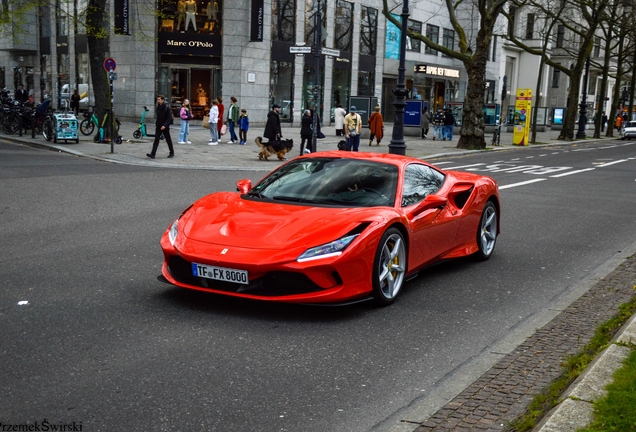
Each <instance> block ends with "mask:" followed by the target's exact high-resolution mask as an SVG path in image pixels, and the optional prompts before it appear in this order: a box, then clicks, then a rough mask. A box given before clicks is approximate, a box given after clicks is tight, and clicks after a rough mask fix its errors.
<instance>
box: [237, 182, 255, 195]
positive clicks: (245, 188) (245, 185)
mask: <svg viewBox="0 0 636 432" xmlns="http://www.w3.org/2000/svg"><path fill="white" fill-rule="evenodd" d="M250 189H252V180H250V179H243V180H239V181H237V182H236V190H237V191H239V192H240V193H242V194H244V193H248V192H249V191H250Z"/></svg>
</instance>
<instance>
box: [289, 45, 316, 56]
mask: <svg viewBox="0 0 636 432" xmlns="http://www.w3.org/2000/svg"><path fill="white" fill-rule="evenodd" d="M289 52H290V53H291V54H311V47H310V46H293V47H289Z"/></svg>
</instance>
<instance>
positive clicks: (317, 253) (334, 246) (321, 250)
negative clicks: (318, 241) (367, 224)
mask: <svg viewBox="0 0 636 432" xmlns="http://www.w3.org/2000/svg"><path fill="white" fill-rule="evenodd" d="M358 235H359V234H353V235H348V236H345V237H342V238H339V239H338V240H334V241H332V242H331V243H327V244H324V245H320V246H316V247H313V248H311V249H307V250H306V251H305V252H303V253H302V255H300V256H299V257H298V259H296V261H298V262H304V261H311V260H315V259H320V258H329V257H334V256H338V255H340V254H341V253H342V251H343V250H345V249H346V247H347V246H349V244H350V243H351V242H352V241H353V240H354V239H355V238H356V237H358Z"/></svg>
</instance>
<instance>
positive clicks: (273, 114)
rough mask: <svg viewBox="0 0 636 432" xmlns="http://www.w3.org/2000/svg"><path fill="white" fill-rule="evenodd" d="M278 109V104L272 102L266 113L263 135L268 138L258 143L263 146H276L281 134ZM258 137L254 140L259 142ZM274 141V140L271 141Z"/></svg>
mask: <svg viewBox="0 0 636 432" xmlns="http://www.w3.org/2000/svg"><path fill="white" fill-rule="evenodd" d="M279 111H280V106H278V105H276V104H274V105H272V110H271V111H270V112H269V113H268V114H267V123H266V124H265V132H263V136H264V137H265V138H267V139H268V142H266V143H263V142H262V143H260V144H262V145H264V146H268V145H272V146H274V147H277V144H278V141H279V140H280V139H281V137H282V136H283V134H282V132H281V129H280V117H279V115H278V112H279ZM259 140H260V137H258V138H256V142H257V143H259ZM272 141H274V142H272Z"/></svg>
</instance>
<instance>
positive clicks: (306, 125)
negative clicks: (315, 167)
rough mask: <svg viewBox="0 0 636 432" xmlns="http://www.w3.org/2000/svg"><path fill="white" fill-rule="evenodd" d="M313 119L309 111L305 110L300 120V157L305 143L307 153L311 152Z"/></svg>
mask: <svg viewBox="0 0 636 432" xmlns="http://www.w3.org/2000/svg"><path fill="white" fill-rule="evenodd" d="M313 126H314V119H313V117H312V115H311V111H310V110H305V114H304V115H303V118H302V120H301V121H300V155H301V156H302V155H303V149H304V148H305V143H307V150H306V151H307V153H309V152H311V141H312V140H313V139H314V137H313V135H314V127H313Z"/></svg>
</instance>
